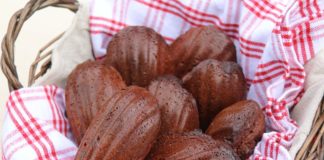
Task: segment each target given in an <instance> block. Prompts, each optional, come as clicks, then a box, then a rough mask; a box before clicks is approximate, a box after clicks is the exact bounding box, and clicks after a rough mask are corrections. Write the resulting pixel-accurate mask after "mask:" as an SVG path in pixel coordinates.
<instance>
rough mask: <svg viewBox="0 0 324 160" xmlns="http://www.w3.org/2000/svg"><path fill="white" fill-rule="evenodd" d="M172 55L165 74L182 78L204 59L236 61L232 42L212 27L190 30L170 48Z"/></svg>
mask: <svg viewBox="0 0 324 160" xmlns="http://www.w3.org/2000/svg"><path fill="white" fill-rule="evenodd" d="M170 53H171V55H172V57H171V60H170V61H169V62H168V63H169V65H167V66H168V68H166V69H167V72H169V73H175V75H176V76H178V77H182V76H183V75H185V74H186V73H187V72H189V71H191V69H192V68H193V67H194V66H196V65H197V64H198V63H200V62H201V61H203V60H206V59H216V60H219V61H236V50H235V46H234V43H233V42H232V40H231V39H230V38H229V37H227V36H226V35H225V34H224V33H223V32H222V31H220V30H218V29H217V28H215V27H214V26H203V27H198V28H191V29H190V30H188V31H187V32H186V33H184V34H183V35H181V36H179V37H178V38H177V39H176V40H175V41H174V42H173V43H172V44H171V46H170Z"/></svg>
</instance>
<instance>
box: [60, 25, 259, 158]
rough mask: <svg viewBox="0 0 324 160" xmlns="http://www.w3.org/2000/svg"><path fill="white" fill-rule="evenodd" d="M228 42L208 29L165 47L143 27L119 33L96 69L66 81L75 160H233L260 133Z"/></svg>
mask: <svg viewBox="0 0 324 160" xmlns="http://www.w3.org/2000/svg"><path fill="white" fill-rule="evenodd" d="M235 61H236V51H235V46H234V44H233V42H232V41H231V40H230V39H229V38H228V37H227V36H226V35H225V34H224V33H222V32H221V31H220V30H218V29H216V28H214V27H212V26H206V27H198V28H192V29H190V30H189V31H187V32H186V33H184V34H183V35H180V36H179V37H178V38H177V39H176V40H175V41H174V42H173V43H172V44H171V45H168V44H167V43H166V42H165V40H164V39H163V38H162V36H161V35H159V34H158V33H156V32H155V31H154V30H152V29H150V28H147V27H142V26H130V27H126V28H124V29H123V30H121V31H120V32H118V33H117V34H116V35H115V36H114V37H113V38H112V40H111V41H110V43H109V45H108V47H107V56H106V57H105V58H104V59H102V60H101V61H86V62H84V63H82V64H80V65H78V66H77V67H76V68H75V69H74V70H73V71H72V73H71V74H70V75H69V77H68V80H67V85H66V95H65V96H66V107H67V108H66V112H67V116H68V119H69V122H70V125H71V128H72V132H73V134H74V137H75V141H76V143H77V144H78V145H79V150H78V152H77V155H76V158H75V159H77V160H79V159H82V160H127V159H134V160H140V159H146V160H164V159H165V160H169V159H170V160H180V159H181V160H187V159H188V160H205V159H206V160H209V159H213V160H217V159H220V160H227V159H229V160H231V159H233V160H236V159H246V158H248V157H249V156H250V155H251V154H252V153H253V150H254V147H255V146H256V144H257V143H258V141H259V140H260V139H261V138H262V134H263V133H264V132H265V120H264V115H263V113H262V110H261V109H260V107H259V106H258V104H257V103H256V102H254V101H252V100H246V94H247V85H246V81H245V78H244V75H243V72H242V69H241V67H240V66H239V65H238V64H237V63H236V62H235Z"/></svg>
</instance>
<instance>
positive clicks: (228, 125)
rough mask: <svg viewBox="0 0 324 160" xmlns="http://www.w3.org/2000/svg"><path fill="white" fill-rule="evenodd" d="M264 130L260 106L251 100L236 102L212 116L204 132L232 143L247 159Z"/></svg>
mask: <svg viewBox="0 0 324 160" xmlns="http://www.w3.org/2000/svg"><path fill="white" fill-rule="evenodd" d="M264 132H265V119H264V115H263V113H262V110H261V109H260V106H259V105H258V104H257V103H256V102H254V101H252V100H244V101H240V102H237V103H235V104H233V105H231V106H229V107H227V108H225V109H224V110H222V111H221V112H220V113H219V114H217V116H216V117H215V118H214V120H213V121H212V123H211V124H210V126H209V127H208V129H207V131H206V133H207V134H209V135H211V136H212V137H213V138H214V139H217V140H226V141H227V142H229V143H231V144H232V145H233V148H234V150H235V151H236V153H237V154H238V155H239V156H240V157H241V159H247V158H249V156H250V155H251V154H252V153H253V150H254V147H255V146H256V144H257V143H258V142H259V141H260V140H261V138H262V135H263V133H264Z"/></svg>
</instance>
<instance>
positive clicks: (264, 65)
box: [2, 0, 324, 160]
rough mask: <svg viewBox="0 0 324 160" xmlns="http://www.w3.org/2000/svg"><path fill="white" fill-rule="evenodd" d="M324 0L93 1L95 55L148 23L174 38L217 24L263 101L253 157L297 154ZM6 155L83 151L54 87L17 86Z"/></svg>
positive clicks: (252, 95)
mask: <svg viewBox="0 0 324 160" xmlns="http://www.w3.org/2000/svg"><path fill="white" fill-rule="evenodd" d="M323 9H324V1H323V0H318V1H316V0H298V1H297V0H223V1H220V0H219V1H215V0H199V1H198V0H177V1H176V0H154V1H153V0H92V1H91V5H90V33H91V39H92V44H93V50H94V55H95V57H96V58H98V59H99V58H101V57H103V56H105V53H106V46H107V44H108V43H109V41H110V39H111V38H112V36H113V35H114V34H116V33H117V32H118V31H119V30H121V29H122V28H124V27H125V26H129V25H144V26H148V27H151V28H153V29H155V30H156V31H157V32H159V33H160V34H162V35H163V36H164V38H165V39H166V40H167V42H169V43H171V42H172V41H173V40H174V39H175V38H177V37H178V36H179V35H180V34H182V33H184V32H185V31H187V30H188V29H189V28H191V27H197V26H202V25H214V26H217V27H218V28H220V29H221V30H223V31H224V32H225V33H226V34H227V35H228V36H229V37H231V38H232V40H233V41H234V43H235V45H236V49H237V59H238V63H239V64H240V65H241V66H242V68H243V71H244V74H245V76H246V79H247V82H248V85H249V93H248V98H249V99H254V100H256V101H257V102H259V104H261V106H262V109H263V110H264V113H265V115H266V122H267V129H268V130H267V131H268V132H267V133H265V134H264V135H263V138H262V141H261V142H259V143H258V145H257V147H256V148H255V150H254V153H253V155H252V156H251V157H250V159H267V160H271V159H280V160H281V159H282V160H288V159H291V156H290V155H289V153H288V150H289V148H290V146H291V144H292V139H293V137H294V135H295V134H296V131H297V129H298V126H297V124H296V123H295V122H294V121H293V120H292V119H290V117H289V109H292V108H291V107H292V106H293V105H294V104H296V103H297V102H298V101H299V99H300V97H301V96H302V94H303V84H304V80H305V71H304V67H303V65H304V64H305V63H306V62H307V61H308V60H309V59H311V58H312V57H314V54H315V53H318V51H319V50H320V49H321V48H322V47H321V44H320V42H321V40H322V42H323V40H324V13H323ZM6 108H7V114H6V117H5V122H4V128H3V137H2V142H3V143H2V146H3V153H4V156H3V157H4V158H5V159H7V160H9V159H10V160H11V159H23V158H25V159H26V158H28V159H70V158H73V155H74V154H75V152H76V149H77V148H76V146H75V145H74V143H73V141H72V140H71V133H70V132H69V126H68V123H67V119H66V117H65V115H64V114H63V113H64V96H63V91H62V90H61V89H58V88H57V87H55V86H45V87H38V88H30V89H22V90H19V91H16V92H13V93H12V94H11V96H10V98H9V100H8V103H7V105H6Z"/></svg>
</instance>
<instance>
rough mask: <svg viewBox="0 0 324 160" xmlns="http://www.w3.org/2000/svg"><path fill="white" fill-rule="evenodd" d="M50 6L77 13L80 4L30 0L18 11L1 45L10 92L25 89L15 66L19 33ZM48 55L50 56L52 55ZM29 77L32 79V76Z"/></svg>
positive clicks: (46, 66) (75, 2) (73, 1)
mask: <svg viewBox="0 0 324 160" xmlns="http://www.w3.org/2000/svg"><path fill="white" fill-rule="evenodd" d="M49 6H52V7H61V8H66V9H69V10H71V11H73V12H76V11H77V10H78V3H77V1H75V0H30V1H29V2H28V3H27V4H26V6H25V7H24V8H22V9H20V10H19V11H17V12H16V13H15V14H14V15H13V16H12V17H11V19H10V22H9V26H8V29H7V33H6V34H5V36H4V38H3V40H2V44H1V50H2V56H1V68H2V71H3V73H4V75H5V76H6V77H7V80H8V85H9V90H10V91H12V90H16V89H19V88H22V87H23V85H22V84H21V82H20V81H19V78H18V74H17V70H16V66H15V64H14V60H15V53H14V43H15V41H16V39H17V36H18V35H19V32H20V30H21V28H22V26H23V24H24V23H25V22H26V21H27V20H28V19H29V18H30V17H31V16H32V15H33V14H34V13H35V12H36V11H38V10H41V9H43V8H46V7H49ZM56 39H57V38H56ZM48 55H50V53H49V54H48ZM48 55H47V56H48ZM38 57H39V55H38ZM38 62H39V60H36V61H35V62H34V64H33V65H34V67H35V66H37V63H38ZM48 62H49V63H47V64H50V60H49V61H48ZM35 63H36V65H35ZM49 66H50V65H45V67H43V68H42V69H43V70H44V69H45V71H46V70H47V69H48V67H49ZM29 76H30V77H31V76H32V75H31V74H30V75H29ZM30 79H32V78H30Z"/></svg>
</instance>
